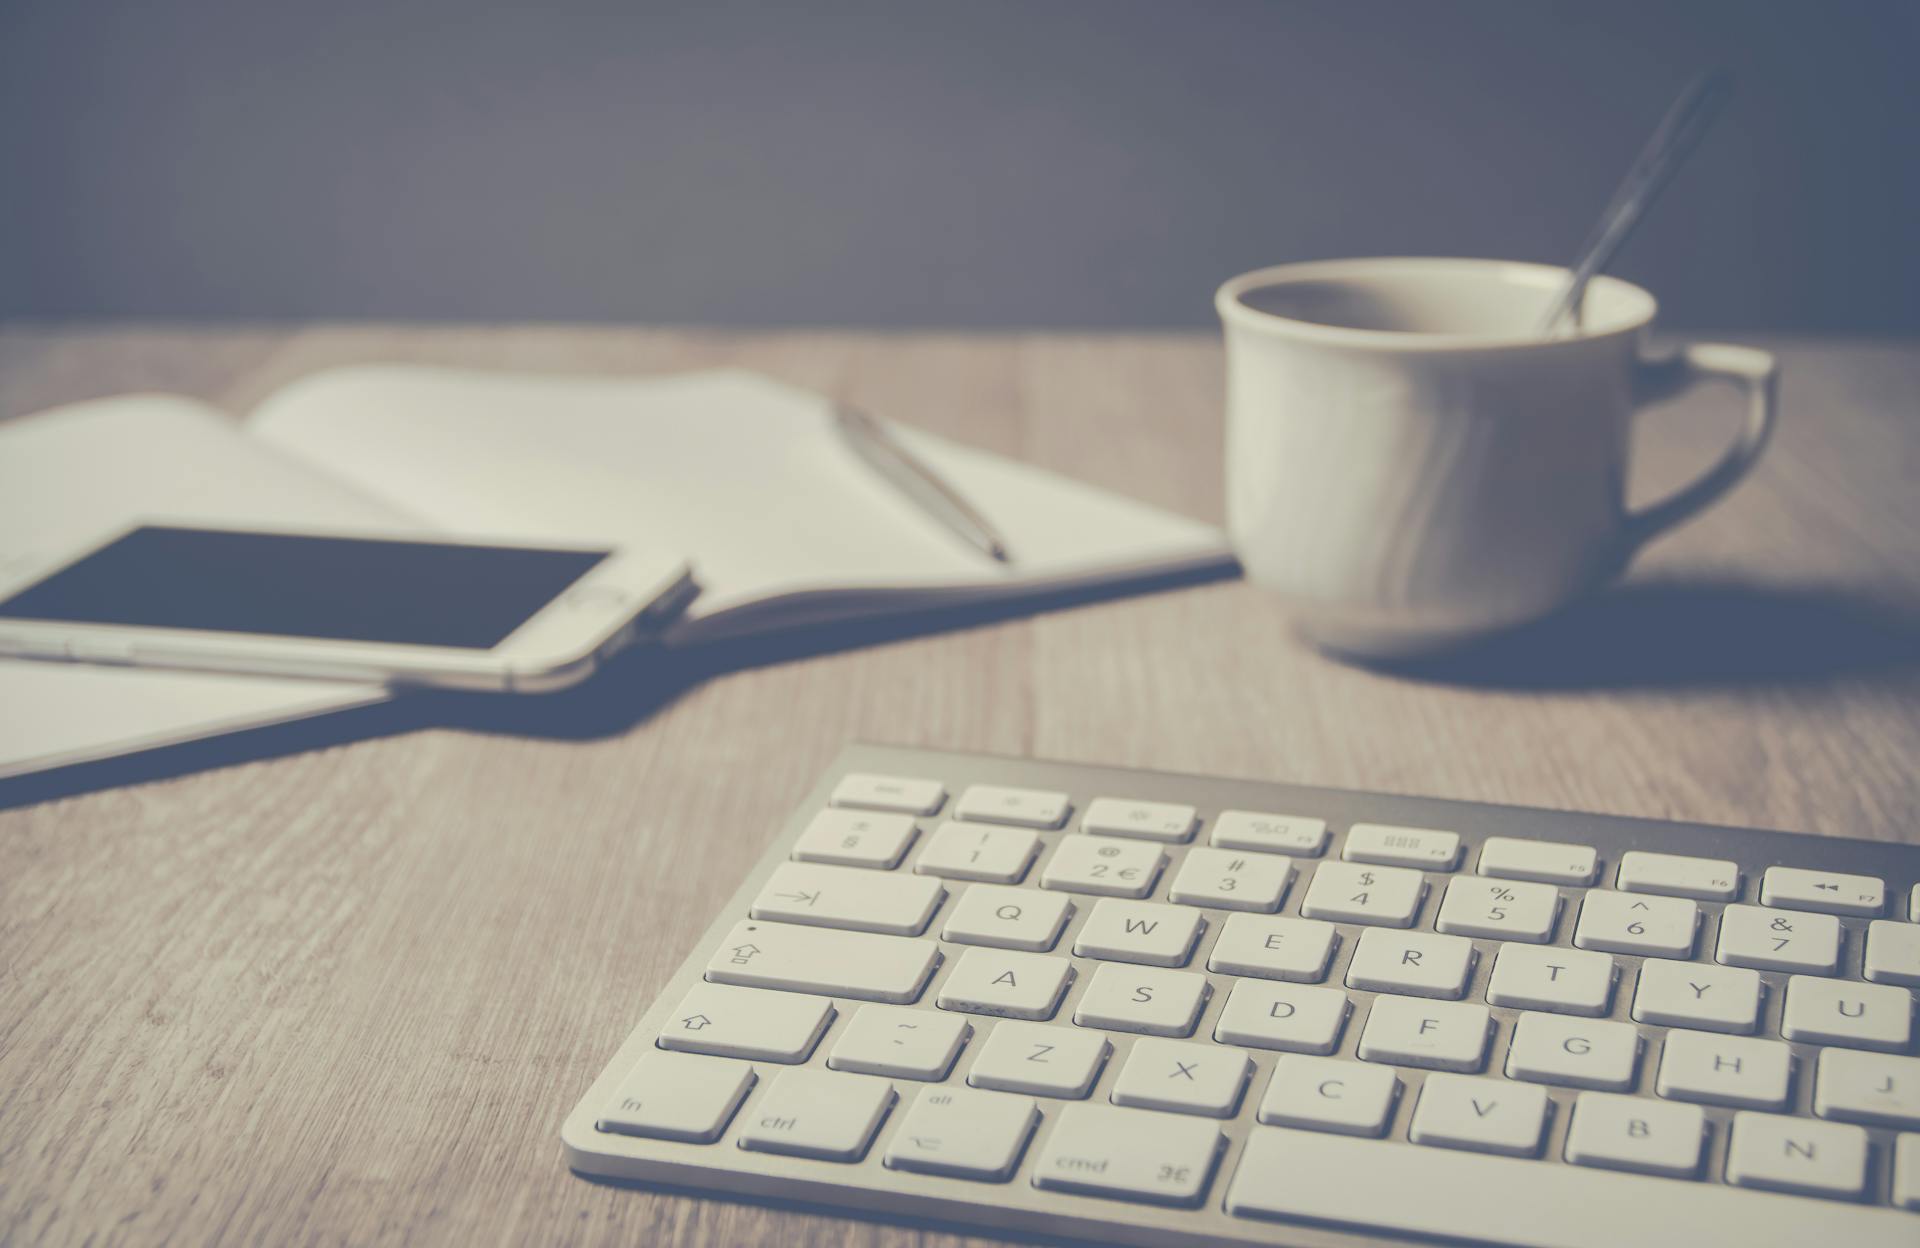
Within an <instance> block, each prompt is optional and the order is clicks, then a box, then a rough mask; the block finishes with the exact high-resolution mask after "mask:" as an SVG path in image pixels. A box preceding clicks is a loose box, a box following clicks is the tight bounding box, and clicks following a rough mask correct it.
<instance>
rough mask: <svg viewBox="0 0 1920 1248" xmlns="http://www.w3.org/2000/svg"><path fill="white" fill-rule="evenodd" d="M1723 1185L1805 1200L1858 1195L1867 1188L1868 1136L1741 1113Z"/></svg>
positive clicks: (1837, 1127) (1856, 1131) (1819, 1124)
mask: <svg viewBox="0 0 1920 1248" xmlns="http://www.w3.org/2000/svg"><path fill="white" fill-rule="evenodd" d="M1727 1182H1729V1183H1733V1184H1737V1185H1738V1186H1740V1187H1764V1188H1769V1189H1771V1190H1773V1191H1776V1192H1794V1193H1797V1194H1799V1195H1803V1196H1858V1195H1859V1194H1860V1193H1861V1192H1862V1191H1864V1190H1865V1189H1866V1185H1867V1133H1866V1132H1865V1131H1862V1130H1861V1129H1860V1128H1859V1127H1846V1126H1840V1125H1839V1124H1837V1123H1831V1122H1813V1121H1810V1120H1808V1119H1806V1118H1788V1117H1785V1116H1784V1115H1780V1114H1756V1113H1752V1112H1751V1111H1747V1110H1742V1111H1741V1112H1740V1113H1737V1114H1735V1115H1734V1116H1733V1135H1732V1138H1731V1140H1730V1142H1729V1143H1728V1145H1727ZM1834 1242H1840V1241H1834Z"/></svg>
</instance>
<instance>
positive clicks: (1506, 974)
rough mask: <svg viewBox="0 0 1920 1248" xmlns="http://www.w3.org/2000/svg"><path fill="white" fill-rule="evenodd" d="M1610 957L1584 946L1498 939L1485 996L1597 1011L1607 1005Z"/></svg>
mask: <svg viewBox="0 0 1920 1248" xmlns="http://www.w3.org/2000/svg"><path fill="white" fill-rule="evenodd" d="M1618 974H1619V972H1618V970H1617V969H1616V968H1615V966H1614V962H1613V959H1612V958H1610V957H1608V956H1607V955H1606V954H1604V953H1594V952H1590V951H1588V950H1585V949H1560V948H1541V947H1538V946H1534V945H1502V946H1500V952H1499V953H1498V954H1496V955H1495V956H1494V959H1493V974H1492V975H1491V976H1490V977H1489V978H1488V980H1487V1000H1488V1002H1489V1003H1491V1004H1493V1005H1504V1006H1507V1007H1509V1008H1512V1009H1520V1010H1554V1011H1556V1012H1558V1013H1561V1014H1585V1015H1588V1016H1591V1017H1596V1018H1597V1017H1599V1016H1601V1015H1604V1014H1605V1013H1607V1011H1608V1010H1610V1009H1612V1008H1613V985H1614V980H1615V979H1616V978H1617V977H1618Z"/></svg>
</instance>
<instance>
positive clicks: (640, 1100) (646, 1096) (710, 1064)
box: [594, 1049, 754, 1144]
mask: <svg viewBox="0 0 1920 1248" xmlns="http://www.w3.org/2000/svg"><path fill="white" fill-rule="evenodd" d="M753 1078H754V1076H753V1067H751V1066H749V1065H747V1064H746V1063H745V1062H731V1061H728V1060H727V1059H726V1058H724V1057H700V1056H698V1055H696V1054H692V1053H671V1052H667V1051H665V1050H662V1049H656V1050H654V1051H653V1052H651V1053H648V1054H646V1055H645V1056H644V1057H642V1058H641V1059H640V1060H639V1061H637V1062H635V1063H634V1064H633V1070H632V1072H631V1073H630V1074H628V1075H627V1079H626V1082H625V1083H622V1084H621V1085H620V1090H619V1091H618V1092H616V1093H614V1097H613V1102H612V1103H611V1104H609V1105H608V1106H607V1107H606V1109H604V1110H602V1111H601V1114H600V1119H599V1121H598V1122H596V1123H594V1126H595V1127H597V1128H598V1129H599V1130H602V1131H609V1132H612V1133H614V1134H617V1135H648V1136H654V1137H656V1138H658V1139H662V1140H681V1141H683V1142H685V1143H688V1144H711V1143H713V1142H714V1141H715V1140H717V1139H719V1138H720V1133H721V1132H722V1131H725V1130H726V1129H727V1123H728V1122H730V1121H732V1119H733V1113H734V1111H735V1110H737V1109H739V1108H740V1100H741V1098H742V1097H744V1096H746V1094H747V1089H749V1088H751V1087H752V1086H753Z"/></svg>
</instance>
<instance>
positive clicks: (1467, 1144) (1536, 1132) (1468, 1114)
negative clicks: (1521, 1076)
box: [1407, 1073, 1547, 1157]
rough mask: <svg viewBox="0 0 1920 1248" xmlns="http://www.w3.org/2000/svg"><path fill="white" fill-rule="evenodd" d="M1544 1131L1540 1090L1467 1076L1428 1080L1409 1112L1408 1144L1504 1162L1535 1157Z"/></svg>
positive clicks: (1543, 1098) (1544, 1101) (1437, 1076)
mask: <svg viewBox="0 0 1920 1248" xmlns="http://www.w3.org/2000/svg"><path fill="white" fill-rule="evenodd" d="M1546 1126H1547V1093H1546V1090H1545V1089H1544V1088H1536V1087H1534V1086H1532V1085H1530V1084H1525V1083H1513V1082H1511V1081H1509V1080H1506V1079H1485V1078H1478V1077H1475V1076H1472V1075H1447V1074H1437V1073H1436V1074H1431V1075H1428V1076H1427V1082H1426V1086H1424V1087H1422V1088H1421V1089H1420V1099H1419V1101H1418V1102H1417V1103H1416V1104H1415V1105H1414V1107H1413V1123H1412V1125H1411V1126H1409V1127H1408V1129H1407V1138H1408V1139H1410V1140H1412V1141H1413V1142H1414V1143H1415V1144H1433V1145H1438V1146H1439V1147H1441V1148H1469V1149H1472V1150H1473V1151H1475V1152H1480V1153H1501V1154H1504V1155H1506V1156H1508V1157H1532V1156H1534V1155H1535V1154H1537V1153H1538V1152H1539V1151H1540V1137H1541V1135H1542V1134H1543V1133H1544V1132H1545V1130H1546Z"/></svg>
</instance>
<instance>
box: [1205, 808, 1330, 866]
mask: <svg viewBox="0 0 1920 1248" xmlns="http://www.w3.org/2000/svg"><path fill="white" fill-rule="evenodd" d="M1212 843H1213V845H1214V846H1215V847H1216V848H1219V849H1251V850H1255V851H1256V852H1261V853H1273V854H1296V855H1299V856H1300V857H1303V858H1315V857H1318V856H1319V855H1320V853H1321V851H1323V850H1325V849H1326V847H1327V821H1326V820H1325V819H1309V818H1306V817H1304V816H1301V815H1270V814H1266V813H1264V812H1262V811H1257V810H1223V811H1221V812H1220V814H1219V815H1218V816H1217V817H1215V819H1214V821H1213V837H1212Z"/></svg>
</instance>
